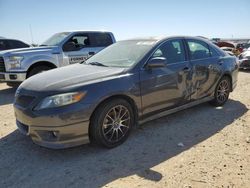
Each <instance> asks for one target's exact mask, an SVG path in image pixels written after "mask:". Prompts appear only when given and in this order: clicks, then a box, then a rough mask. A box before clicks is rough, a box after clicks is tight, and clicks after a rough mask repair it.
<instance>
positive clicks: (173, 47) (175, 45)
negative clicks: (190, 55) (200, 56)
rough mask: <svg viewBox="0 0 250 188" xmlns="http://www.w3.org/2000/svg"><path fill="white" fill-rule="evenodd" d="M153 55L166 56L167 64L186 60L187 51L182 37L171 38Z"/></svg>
mask: <svg viewBox="0 0 250 188" xmlns="http://www.w3.org/2000/svg"><path fill="white" fill-rule="evenodd" d="M153 57H164V58H166V60H167V64H172V63H178V62H183V61H185V51H184V47H183V44H182V41H181V40H180V39H177V40H170V41H167V42H165V43H164V44H163V45H161V46H160V47H159V48H158V49H157V50H156V51H155V53H154V54H153Z"/></svg>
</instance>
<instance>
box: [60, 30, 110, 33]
mask: <svg viewBox="0 0 250 188" xmlns="http://www.w3.org/2000/svg"><path fill="white" fill-rule="evenodd" d="M57 33H112V32H110V31H106V30H69V31H62V32H57Z"/></svg>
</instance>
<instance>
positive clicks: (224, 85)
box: [210, 76, 231, 106]
mask: <svg viewBox="0 0 250 188" xmlns="http://www.w3.org/2000/svg"><path fill="white" fill-rule="evenodd" d="M230 89H231V81H230V79H229V78H228V77H227V76H224V77H222V79H221V80H220V81H219V83H218V85H217V86H216V89H215V92H214V99H213V100H212V101H211V102H210V103H211V104H212V105H214V106H222V105H223V104H225V103H226V102H227V100H228V97H229V93H230Z"/></svg>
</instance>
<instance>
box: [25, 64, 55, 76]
mask: <svg viewBox="0 0 250 188" xmlns="http://www.w3.org/2000/svg"><path fill="white" fill-rule="evenodd" d="M39 66H47V67H50V68H51V69H54V68H57V66H56V65H55V64H54V63H51V62H49V61H38V62H36V63H34V64H32V65H31V66H30V67H29V69H28V71H27V76H26V77H28V75H29V73H30V71H31V70H32V69H33V68H35V67H39Z"/></svg>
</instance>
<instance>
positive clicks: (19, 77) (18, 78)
mask: <svg viewBox="0 0 250 188" xmlns="http://www.w3.org/2000/svg"><path fill="white" fill-rule="evenodd" d="M25 79H26V72H0V82H22V81H24V80H25Z"/></svg>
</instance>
